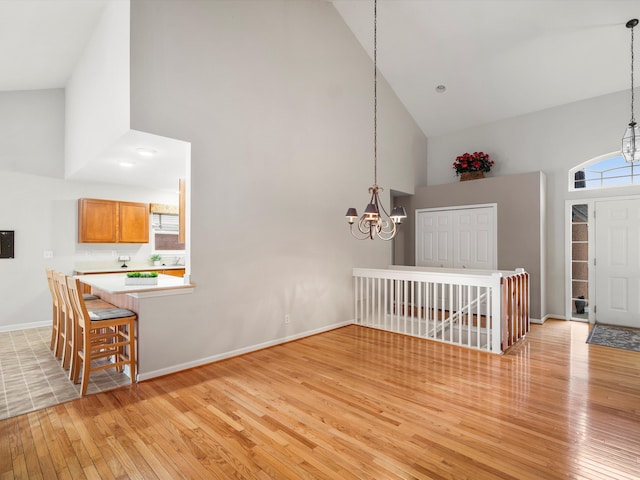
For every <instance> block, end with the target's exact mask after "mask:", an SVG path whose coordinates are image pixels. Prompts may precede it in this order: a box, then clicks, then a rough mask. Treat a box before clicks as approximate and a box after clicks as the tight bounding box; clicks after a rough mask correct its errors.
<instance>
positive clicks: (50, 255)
mask: <svg viewBox="0 0 640 480" xmlns="http://www.w3.org/2000/svg"><path fill="white" fill-rule="evenodd" d="M44 258H53V252H52V251H51V250H45V251H44Z"/></svg>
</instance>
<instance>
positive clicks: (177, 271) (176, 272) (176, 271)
mask: <svg viewBox="0 0 640 480" xmlns="http://www.w3.org/2000/svg"><path fill="white" fill-rule="evenodd" d="M184 271H185V270H184V268H170V269H168V270H163V271H162V273H164V274H165V275H172V276H174V277H184Z"/></svg>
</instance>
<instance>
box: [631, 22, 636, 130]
mask: <svg viewBox="0 0 640 480" xmlns="http://www.w3.org/2000/svg"><path fill="white" fill-rule="evenodd" d="M633 28H634V27H631V123H634V122H635V121H636V120H635V116H634V113H633V104H634V101H635V94H634V91H633V85H634V83H633Z"/></svg>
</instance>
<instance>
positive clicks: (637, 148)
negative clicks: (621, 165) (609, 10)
mask: <svg viewBox="0 0 640 480" xmlns="http://www.w3.org/2000/svg"><path fill="white" fill-rule="evenodd" d="M637 25H638V19H637V18H633V19H631V20H629V21H628V22H627V23H626V25H625V26H626V27H627V28H629V29H630V30H631V120H630V121H629V126H628V127H627V129H626V130H625V132H624V136H623V137H622V156H623V157H624V159H625V160H626V161H627V162H637V161H638V160H640V127H639V126H638V124H637V123H636V120H635V116H634V112H633V107H634V103H635V95H634V83H633V61H634V58H633V56H634V55H633V29H634V28H635V27H636V26H637Z"/></svg>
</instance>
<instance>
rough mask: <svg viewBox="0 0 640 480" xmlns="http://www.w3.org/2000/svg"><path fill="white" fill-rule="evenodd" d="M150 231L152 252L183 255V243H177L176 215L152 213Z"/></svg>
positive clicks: (177, 221)
mask: <svg viewBox="0 0 640 480" xmlns="http://www.w3.org/2000/svg"><path fill="white" fill-rule="evenodd" d="M151 231H152V235H151V248H152V249H153V252H155V253H169V254H174V255H176V254H177V255H184V253H185V252H184V248H185V247H184V243H180V242H179V241H178V231H179V217H178V215H174V214H170V213H152V214H151Z"/></svg>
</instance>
